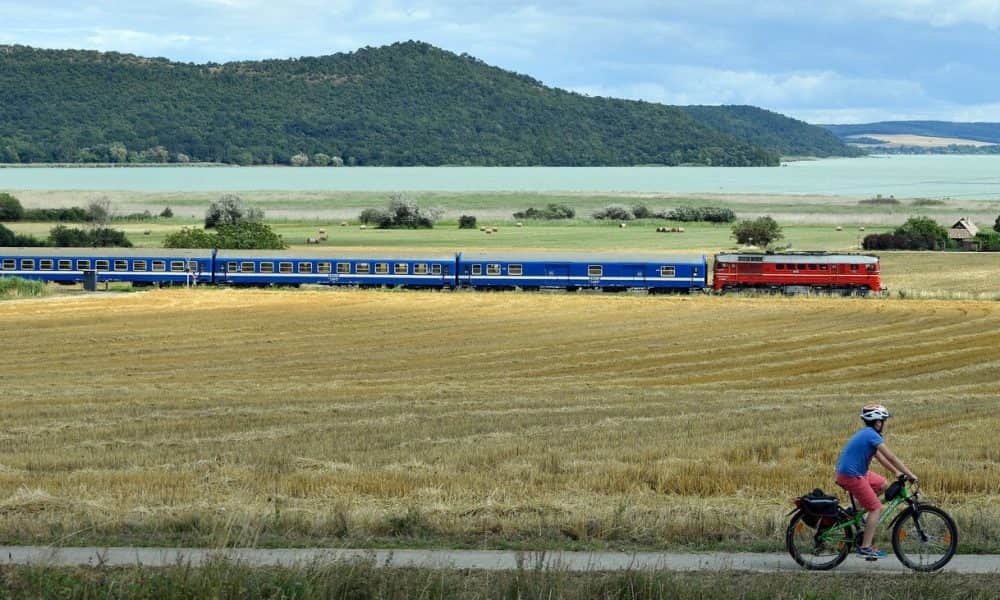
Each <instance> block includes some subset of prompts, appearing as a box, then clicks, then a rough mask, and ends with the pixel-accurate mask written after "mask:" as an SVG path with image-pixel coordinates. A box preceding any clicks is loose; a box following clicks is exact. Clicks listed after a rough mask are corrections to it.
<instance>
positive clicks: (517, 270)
mask: <svg viewBox="0 0 1000 600" xmlns="http://www.w3.org/2000/svg"><path fill="white" fill-rule="evenodd" d="M507 274H508V275H514V276H520V275H523V274H524V267H523V266H521V265H507Z"/></svg>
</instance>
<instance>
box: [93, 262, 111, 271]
mask: <svg viewBox="0 0 1000 600" xmlns="http://www.w3.org/2000/svg"><path fill="white" fill-rule="evenodd" d="M94 268H95V269H97V270H98V271H110V270H111V261H107V260H98V261H95V263H94Z"/></svg>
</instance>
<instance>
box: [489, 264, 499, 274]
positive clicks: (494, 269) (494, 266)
mask: <svg viewBox="0 0 1000 600" xmlns="http://www.w3.org/2000/svg"><path fill="white" fill-rule="evenodd" d="M486 274H487V275H499V274H500V265H498V264H496V263H491V264H488V265H486Z"/></svg>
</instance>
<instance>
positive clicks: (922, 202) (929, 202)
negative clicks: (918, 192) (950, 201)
mask: <svg viewBox="0 0 1000 600" xmlns="http://www.w3.org/2000/svg"><path fill="white" fill-rule="evenodd" d="M910 204H911V205H912V206H944V200H935V199H933V198H917V199H915V200H914V201H913V202H910Z"/></svg>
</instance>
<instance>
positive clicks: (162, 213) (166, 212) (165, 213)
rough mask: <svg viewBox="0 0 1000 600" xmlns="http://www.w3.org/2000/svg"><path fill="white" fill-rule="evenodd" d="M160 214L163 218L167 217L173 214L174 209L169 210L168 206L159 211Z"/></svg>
mask: <svg viewBox="0 0 1000 600" xmlns="http://www.w3.org/2000/svg"><path fill="white" fill-rule="evenodd" d="M160 216H161V217H163V218H164V219H169V218H171V217H173V216H174V211H172V210H170V207H169V206H168V207H166V208H164V209H163V212H161V213H160Z"/></svg>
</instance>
